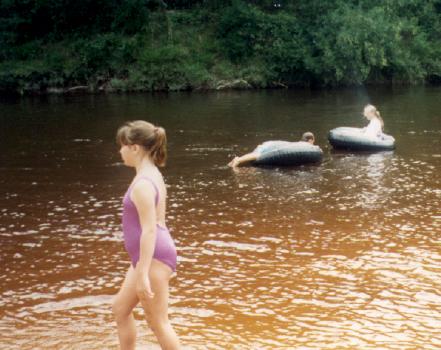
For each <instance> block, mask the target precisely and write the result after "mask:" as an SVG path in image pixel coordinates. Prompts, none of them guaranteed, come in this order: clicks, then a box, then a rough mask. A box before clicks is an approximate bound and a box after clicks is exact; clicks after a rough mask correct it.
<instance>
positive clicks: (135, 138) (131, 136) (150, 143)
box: [116, 120, 167, 167]
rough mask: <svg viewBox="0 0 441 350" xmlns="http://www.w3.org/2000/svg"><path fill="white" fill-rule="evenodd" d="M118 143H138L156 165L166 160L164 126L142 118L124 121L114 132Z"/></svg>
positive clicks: (163, 164) (161, 164)
mask: <svg viewBox="0 0 441 350" xmlns="http://www.w3.org/2000/svg"><path fill="white" fill-rule="evenodd" d="M116 142H117V143H118V144H119V145H139V146H141V147H143V148H144V149H145V150H146V151H147V152H148V153H149V154H150V157H151V158H152V160H153V162H154V163H155V165H156V166H159V167H163V166H165V163H166V160H167V136H166V134H165V130H164V128H161V127H160V126H155V125H153V124H152V123H149V122H146V121H144V120H135V121H130V122H127V123H125V124H124V125H123V126H121V127H120V128H119V129H118V131H117V133H116Z"/></svg>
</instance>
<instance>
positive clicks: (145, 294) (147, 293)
mask: <svg viewBox="0 0 441 350" xmlns="http://www.w3.org/2000/svg"><path fill="white" fill-rule="evenodd" d="M136 294H137V295H138V298H139V300H140V301H141V302H142V301H146V300H147V299H152V298H153V297H154V296H155V293H153V292H152V288H151V286H150V280H149V278H148V276H147V274H143V275H142V276H139V277H138V280H137V281H136Z"/></svg>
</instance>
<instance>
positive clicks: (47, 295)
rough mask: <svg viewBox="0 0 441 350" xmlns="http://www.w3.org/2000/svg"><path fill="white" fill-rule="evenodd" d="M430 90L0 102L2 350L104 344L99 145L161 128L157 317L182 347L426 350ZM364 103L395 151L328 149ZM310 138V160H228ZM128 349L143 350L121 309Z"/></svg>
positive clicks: (116, 266) (434, 215) (434, 179)
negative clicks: (135, 127) (313, 143)
mask: <svg viewBox="0 0 441 350" xmlns="http://www.w3.org/2000/svg"><path fill="white" fill-rule="evenodd" d="M440 101H441V88H411V89H407V88H399V89H390V88H381V89H375V88H371V89H354V90H333V91H304V90H300V91H297V90H287V91H286V90H277V91H254V92H222V93H193V94H187V93H176V94H169V95H149V94H147V95H143V94H140V95H136V94H135V95H107V96H106V95H98V96H68V97H46V98H23V99H20V100H12V101H11V100H2V101H1V104H0V145H1V150H2V152H1V153H0V174H1V176H0V188H1V191H0V239H1V245H0V261H1V265H0V266H1V270H0V296H1V299H0V334H1V338H0V348H1V349H11V350H15V349H17V350H18V349H20V350H31V349H32V350H35V349H116V348H117V335H116V332H115V326H114V323H113V318H112V314H111V304H110V303H111V298H112V295H114V294H115V293H116V292H117V291H118V288H119V286H120V284H121V282H122V279H123V276H124V273H125V271H126V269H127V268H128V265H129V260H128V256H127V254H126V253H125V251H124V248H123V242H122V234H121V227H120V219H121V200H122V196H123V194H124V192H125V190H126V188H127V186H128V184H129V182H130V180H131V177H132V176H133V172H132V170H131V169H128V168H126V167H124V166H122V164H121V161H120V157H119V154H118V148H117V146H116V145H115V141H114V135H115V131H116V129H117V127H118V126H120V125H121V124H122V123H123V122H124V121H126V120H133V119H146V120H150V121H152V122H154V123H158V124H160V125H162V126H164V127H165V128H166V130H167V133H168V139H169V162H168V166H167V168H166V169H164V176H165V178H166V182H167V185H168V194H169V197H168V215H167V220H168V222H167V224H168V226H169V227H170V229H171V231H172V235H173V236H174V238H175V240H176V244H177V246H178V252H179V266H178V273H177V276H176V278H174V279H173V281H172V283H171V300H170V317H171V320H172V322H173V324H174V326H175V329H176V331H177V333H178V334H179V336H180V338H181V340H182V343H183V344H184V346H185V347H184V348H188V349H302V350H304V349H314V350H315V349H339V350H341V349H397V350H398V349H399V350H402V349H439V348H441V335H440V332H439V330H440V329H441V211H440V204H441V181H440V179H441V176H440V172H441V109H440ZM367 102H372V103H374V104H375V105H377V106H378V108H379V109H380V111H381V112H382V115H383V118H384V120H385V125H386V132H387V133H390V134H392V135H393V136H394V137H395V138H396V140H397V149H396V150H395V151H393V152H383V153H375V154H366V153H364V154H360V153H350V152H333V151H332V150H331V148H330V146H329V144H328V142H327V139H326V136H327V132H328V130H330V129H332V128H334V127H337V126H360V127H361V126H363V125H365V124H366V122H365V121H364V120H363V119H362V117H361V111H362V108H363V106H364V104H365V103H367ZM307 130H310V131H313V132H314V133H315V134H316V136H317V143H318V144H319V145H320V146H321V147H322V148H323V150H324V159H323V162H322V164H321V165H316V166H305V167H298V168H288V169H281V168H280V169H277V168H276V169H266V168H263V169H261V168H240V169H238V170H236V171H234V170H232V169H230V168H228V167H227V166H226V163H227V162H228V161H229V160H230V159H231V158H232V157H233V156H234V155H238V154H242V153H244V152H247V151H250V150H251V149H253V148H254V147H255V146H256V145H257V144H258V143H260V142H262V141H265V140H270V139H283V140H296V139H298V138H299V137H300V136H301V134H302V132H304V131H307ZM136 319H137V325H138V336H139V338H138V344H139V346H138V349H157V345H155V339H154V337H153V336H152V334H151V332H150V331H149V330H148V329H147V327H146V324H145V322H144V321H143V315H142V310H141V309H140V308H138V309H136Z"/></svg>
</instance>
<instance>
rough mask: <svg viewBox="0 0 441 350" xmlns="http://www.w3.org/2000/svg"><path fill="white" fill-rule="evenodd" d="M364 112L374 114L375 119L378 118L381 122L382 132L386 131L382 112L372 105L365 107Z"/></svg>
mask: <svg viewBox="0 0 441 350" xmlns="http://www.w3.org/2000/svg"><path fill="white" fill-rule="evenodd" d="M364 110H365V111H368V112H372V113H374V115H375V117H376V118H378V120H379V121H380V124H381V130H383V129H384V121H383V118H382V117H381V115H380V111H379V110H378V109H377V107H375V106H374V105H371V104H367V105H366V106H364Z"/></svg>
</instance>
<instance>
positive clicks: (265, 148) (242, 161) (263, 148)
mask: <svg viewBox="0 0 441 350" xmlns="http://www.w3.org/2000/svg"><path fill="white" fill-rule="evenodd" d="M298 142H306V143H309V144H311V145H313V144H314V142H315V137H314V134H313V133H312V132H309V131H308V132H305V133H304V134H303V135H302V138H301V139H300V141H298ZM293 143H296V142H290V141H266V142H264V143H262V144H260V145H258V146H257V147H256V148H255V149H254V151H252V152H251V153H247V154H245V155H243V156H241V157H234V159H233V160H232V161H231V162H230V163H228V166H230V167H232V168H234V167H238V166H242V165H248V164H250V163H252V162H254V161H255V160H256V159H257V158H258V157H259V156H260V155H262V154H263V153H265V152H269V151H272V150H274V149H277V148H280V147H285V146H289V145H291V144H293Z"/></svg>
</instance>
